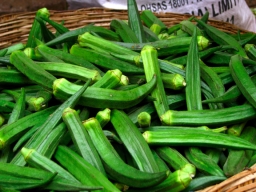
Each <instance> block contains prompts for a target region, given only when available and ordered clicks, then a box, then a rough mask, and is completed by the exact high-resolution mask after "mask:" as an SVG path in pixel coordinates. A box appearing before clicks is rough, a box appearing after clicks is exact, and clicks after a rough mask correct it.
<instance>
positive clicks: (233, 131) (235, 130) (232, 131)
mask: <svg viewBox="0 0 256 192" xmlns="http://www.w3.org/2000/svg"><path fill="white" fill-rule="evenodd" d="M246 124H247V121H245V122H242V123H239V124H234V125H232V126H231V127H229V128H228V130H227V134H229V135H234V136H237V137H239V136H240V135H241V133H242V131H243V129H244V128H245V126H246Z"/></svg>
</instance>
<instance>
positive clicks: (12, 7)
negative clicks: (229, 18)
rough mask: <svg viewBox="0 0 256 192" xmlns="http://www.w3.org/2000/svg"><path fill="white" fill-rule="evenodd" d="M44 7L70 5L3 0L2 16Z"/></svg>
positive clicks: (254, 3) (255, 1)
mask: <svg viewBox="0 0 256 192" xmlns="http://www.w3.org/2000/svg"><path fill="white" fill-rule="evenodd" d="M246 2H247V4H248V6H249V7H251V8H255V7H256V0H246ZM42 7H46V8H48V9H52V10H67V9H68V8H69V5H68V3H67V1H66V0H39V1H35V0H1V3H0V14H1V15H2V14H6V13H15V12H28V11H36V10H37V9H39V8H42ZM81 8H82V7H81Z"/></svg>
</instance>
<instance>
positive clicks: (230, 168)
mask: <svg viewBox="0 0 256 192" xmlns="http://www.w3.org/2000/svg"><path fill="white" fill-rule="evenodd" d="M239 137H240V138H243V139H245V140H247V141H249V142H251V143H253V144H255V143H256V142H255V137H256V128H255V127H252V126H246V127H245V128H244V129H243V131H242V133H241V135H240V136H239ZM253 153H254V151H253V150H229V152H228V156H227V160H226V162H225V164H224V166H223V171H224V173H225V175H226V176H227V177H231V176H233V175H235V174H237V173H240V172H241V171H243V170H244V169H245V167H246V165H247V164H248V163H249V161H250V159H251V157H252V155H253Z"/></svg>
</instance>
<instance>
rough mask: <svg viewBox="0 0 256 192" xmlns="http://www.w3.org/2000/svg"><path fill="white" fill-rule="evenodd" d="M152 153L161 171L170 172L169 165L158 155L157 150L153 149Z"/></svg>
mask: <svg viewBox="0 0 256 192" xmlns="http://www.w3.org/2000/svg"><path fill="white" fill-rule="evenodd" d="M151 152H152V154H153V156H154V158H155V160H156V163H157V165H158V168H159V171H165V170H170V168H169V166H168V165H167V163H166V162H165V161H164V160H163V159H162V158H161V157H160V156H159V155H158V154H157V152H156V150H155V149H153V148H151Z"/></svg>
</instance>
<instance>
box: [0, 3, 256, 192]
mask: <svg viewBox="0 0 256 192" xmlns="http://www.w3.org/2000/svg"><path fill="white" fill-rule="evenodd" d="M127 5H128V10H127V13H128V20H121V19H118V18H115V19H112V21H111V22H110V23H109V27H107V28H106V27H101V26H97V25H94V23H91V24H89V25H85V26H82V27H80V28H77V29H73V30H70V29H68V28H67V27H65V21H63V23H58V22H56V21H54V20H53V19H51V15H50V12H49V10H47V9H46V8H41V9H39V10H38V11H37V12H36V15H35V18H34V22H33V24H32V27H31V30H30V33H29V34H28V39H27V42H26V44H24V43H21V42H20V43H16V44H13V45H11V46H9V47H5V48H3V49H1V50H0V64H1V68H0V73H1V75H0V84H1V92H0V124H1V128H0V150H1V151H0V152H1V156H0V187H1V190H3V191H5V190H6V191H9V190H10V191H26V190H30V189H32V190H42V191H108V192H115V191H130V192H136V191H145V192H150V191H152V192H158V191H159V192H160V191H166V192H179V191H183V192H186V191H196V190H200V189H205V188H207V187H209V186H212V185H215V184H218V183H221V182H223V181H226V180H227V179H228V178H230V177H232V176H235V175H236V174H238V173H240V172H243V171H244V170H245V169H247V168H251V167H252V166H253V165H254V164H255V163H256V153H255V152H256V139H255V138H256V124H255V118H256V95H255V94H256V84H255V83H256V78H255V72H256V47H255V43H256V34H255V33H251V32H243V33H240V31H237V33H236V34H234V33H227V32H224V31H222V30H219V29H218V28H216V27H213V26H211V25H210V24H208V14H205V15H204V16H202V17H194V16H191V17H190V18H189V19H187V20H183V21H181V22H180V23H178V24H176V25H173V26H167V25H165V24H164V23H163V22H162V21H161V20H160V19H159V18H158V17H157V16H156V15H155V14H154V13H153V12H151V11H149V10H145V11H142V12H139V11H138V9H137V5H136V1H135V0H128V1H127ZM49 26H51V27H52V28H54V31H53V30H50V29H49Z"/></svg>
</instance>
